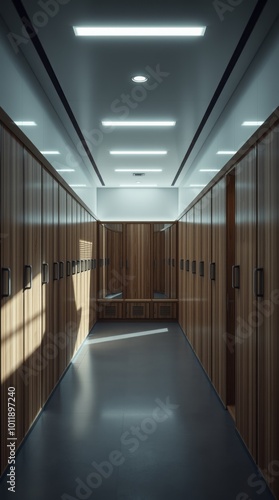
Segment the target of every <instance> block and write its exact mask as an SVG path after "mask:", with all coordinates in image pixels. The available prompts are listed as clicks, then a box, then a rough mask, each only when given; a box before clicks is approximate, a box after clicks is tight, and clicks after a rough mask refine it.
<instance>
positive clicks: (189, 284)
mask: <svg viewBox="0 0 279 500" xmlns="http://www.w3.org/2000/svg"><path fill="white" fill-rule="evenodd" d="M194 238H195V231H194V208H191V210H189V212H188V213H187V236H186V239H187V260H189V271H188V272H187V274H186V335H187V338H188V340H189V342H190V344H191V345H192V346H193V342H194V325H195V308H194V306H195V304H194V302H195V287H194V275H193V273H192V263H193V261H194V259H195V253H194V251H195V249H194Z"/></svg>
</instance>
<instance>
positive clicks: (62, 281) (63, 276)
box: [57, 186, 68, 377]
mask: <svg viewBox="0 0 279 500" xmlns="http://www.w3.org/2000/svg"><path fill="white" fill-rule="evenodd" d="M58 197H59V212H58V259H59V260H58V262H59V266H58V267H59V280H58V282H57V284H58V311H57V313H58V331H57V345H58V349H59V356H58V375H59V377H61V375H62V374H63V373H64V371H65V369H66V366H67V341H68V339H67V331H66V330H67V320H66V318H67V316H66V314H67V281H66V280H67V255H66V253H67V252H66V244H67V193H66V191H65V189H64V188H63V187H62V186H59V190H58Z"/></svg>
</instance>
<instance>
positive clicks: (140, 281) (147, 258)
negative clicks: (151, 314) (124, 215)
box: [126, 223, 151, 299]
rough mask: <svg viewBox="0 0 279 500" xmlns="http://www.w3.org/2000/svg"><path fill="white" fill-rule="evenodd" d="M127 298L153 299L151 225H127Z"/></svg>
mask: <svg viewBox="0 0 279 500" xmlns="http://www.w3.org/2000/svg"><path fill="white" fill-rule="evenodd" d="M126 234H127V242H126V248H127V251H126V256H127V257H126V258H127V260H126V275H127V280H126V281H127V298H128V299H150V298H151V228H150V224H130V223H129V224H127V233H126Z"/></svg>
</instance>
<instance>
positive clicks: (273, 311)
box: [254, 126, 279, 498]
mask: <svg viewBox="0 0 279 500" xmlns="http://www.w3.org/2000/svg"><path fill="white" fill-rule="evenodd" d="M278 132H279V127H278V126H277V127H276V128H275V129H274V130H272V131H270V132H269V134H268V135H267V136H266V137H265V138H264V140H263V141H262V142H260V143H259V145H258V162H257V163H258V164H257V172H258V193H257V194H258V207H257V222H258V233H257V248H258V255H257V268H262V269H263V272H264V290H263V292H264V293H263V297H258V298H254V307H255V308H256V310H257V311H258V463H259V466H260V468H261V470H262V471H263V472H264V475H265V477H266V480H267V482H268V483H269V485H270V488H271V489H272V491H273V493H274V495H275V497H276V498H279V477H278V463H279V431H278V422H279V397H278V395H279V386H278V384H279V336H278V325H279V300H278V299H279V264H278V248H279V208H278V207H279V205H278V186H279V170H278V161H279V135H278Z"/></svg>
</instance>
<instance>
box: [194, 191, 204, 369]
mask: <svg viewBox="0 0 279 500" xmlns="http://www.w3.org/2000/svg"><path fill="white" fill-rule="evenodd" d="M201 207H202V204H201V200H200V201H199V202H198V203H196V204H195V206H194V261H195V262H196V273H195V274H193V273H192V279H193V282H194V284H193V286H194V296H193V309H194V318H195V319H194V325H193V335H194V338H193V347H194V350H195V352H196V355H197V356H198V358H199V359H200V360H201V355H202V333H201V326H202V325H201V277H200V275H199V263H200V261H201Z"/></svg>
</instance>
